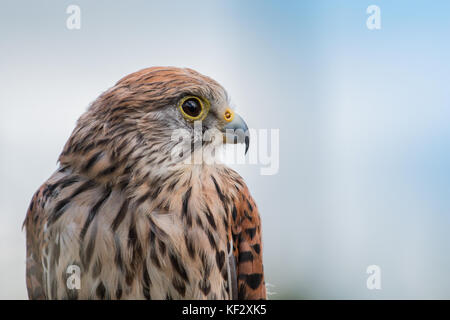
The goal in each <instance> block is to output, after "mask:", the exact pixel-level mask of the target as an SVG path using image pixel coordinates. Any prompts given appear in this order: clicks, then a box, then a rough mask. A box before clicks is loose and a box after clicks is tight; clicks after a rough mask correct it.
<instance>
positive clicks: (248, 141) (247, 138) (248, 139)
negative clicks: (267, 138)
mask: <svg viewBox="0 0 450 320" xmlns="http://www.w3.org/2000/svg"><path fill="white" fill-rule="evenodd" d="M249 147H250V137H249V136H248V135H247V134H246V135H245V154H247V151H248V148H249Z"/></svg>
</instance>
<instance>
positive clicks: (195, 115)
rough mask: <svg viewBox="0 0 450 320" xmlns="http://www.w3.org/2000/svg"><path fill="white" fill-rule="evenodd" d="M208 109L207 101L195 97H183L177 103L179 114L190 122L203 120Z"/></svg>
mask: <svg viewBox="0 0 450 320" xmlns="http://www.w3.org/2000/svg"><path fill="white" fill-rule="evenodd" d="M209 107H210V104H209V101H208V100H206V99H202V98H199V97H196V96H185V97H183V98H182V99H181V100H180V101H179V102H178V108H179V109H180V112H181V114H182V115H183V117H185V118H186V119H188V120H190V121H196V120H204V119H205V118H206V116H207V114H208V112H209Z"/></svg>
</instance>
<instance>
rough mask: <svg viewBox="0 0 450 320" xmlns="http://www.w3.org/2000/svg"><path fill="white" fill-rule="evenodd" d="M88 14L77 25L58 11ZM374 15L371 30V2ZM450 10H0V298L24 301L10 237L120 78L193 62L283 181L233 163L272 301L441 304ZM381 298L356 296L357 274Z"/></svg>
mask: <svg viewBox="0 0 450 320" xmlns="http://www.w3.org/2000/svg"><path fill="white" fill-rule="evenodd" d="M69 4H77V5H79V6H80V7H81V14H82V26H81V30H76V31H70V30H67V29H66V23H65V20H66V18H67V14H66V13H65V10H66V7H67V6H68V5H69ZM371 4H377V5H379V6H380V8H381V30H376V31H370V30H368V29H367V27H366V19H367V14H366V8H367V7H368V6H369V5H371ZM449 12H450V2H448V1H433V2H430V1H406V0H405V1H360V0H359V1H332V0H329V1H282V2H281V1H255V0H253V1H226V2H225V1H164V2H162V1H160V2H156V1H117V3H112V2H111V1H95V3H94V2H93V1H56V0H54V1H4V0H2V1H1V4H0V58H1V59H0V87H1V88H2V90H1V91H0V149H1V157H0V181H1V182H0V210H1V220H2V221H1V223H0V239H1V241H0V250H1V252H2V254H1V255H0V298H7V297H10V298H25V297H26V292H25V280H24V262H25V258H24V236H23V233H21V231H20V225H21V222H22V221H23V218H24V215H25V211H26V208H27V206H28V203H29V200H30V199H31V196H32V194H33V192H34V191H35V189H36V188H37V187H38V186H39V185H40V184H41V183H42V182H43V181H45V179H46V178H47V177H48V176H49V175H50V174H51V173H52V172H53V170H55V168H56V163H55V162H56V159H57V157H58V154H59V152H60V151H61V149H62V147H63V144H64V142H65V141H66V139H67V138H68V136H69V134H70V132H71V131H72V129H73V126H74V124H75V121H76V120H77V118H78V117H79V116H80V115H81V113H82V112H83V111H84V110H85V109H86V107H87V106H88V104H89V103H90V102H92V101H93V100H94V99H95V98H96V97H97V96H98V94H99V93H101V92H102V91H103V90H105V89H107V88H108V87H110V86H111V85H113V84H114V83H115V82H116V81H117V80H118V79H119V78H121V77H122V76H123V75H125V74H128V73H130V72H133V71H136V70H138V69H141V68H144V67H148V66H153V65H175V66H186V67H191V68H194V69H197V70H198V71H200V72H202V73H204V74H206V75H209V76H211V77H213V78H215V79H216V80H218V81H219V82H220V83H222V84H223V85H224V87H225V88H226V89H227V90H228V92H229V94H230V95H231V97H232V99H233V101H234V103H235V104H236V106H237V108H238V110H239V112H240V113H241V115H242V116H243V117H244V118H245V119H246V121H247V123H248V124H249V126H250V127H252V128H256V129H258V128H267V129H270V128H276V129H280V171H279V173H278V174H277V175H274V176H261V175H259V167H257V166H237V167H236V168H237V170H238V171H239V172H240V173H241V174H242V175H243V176H244V178H245V179H246V181H247V183H248V185H249V187H250V190H251V191H252V194H253V196H254V197H255V199H256V202H257V203H258V207H259V209H260V211H261V216H262V221H263V232H264V234H263V236H264V244H265V252H264V254H265V271H266V277H267V282H269V283H271V284H273V285H274V287H272V288H271V291H275V292H277V294H275V295H273V296H272V298H274V299H276V298H283V297H290V298H364V299H371V298H450V281H449V276H448V270H450V259H449V258H448V254H447V252H450V250H449V249H450V248H449V247H450V233H449V232H448V230H449V227H450V217H449V214H450V197H449V193H450V170H449V163H450V126H449V119H450V90H449V83H450V66H449V61H450V43H449V41H448V38H449V32H450V19H449ZM371 264H377V265H379V266H380V267H381V270H382V290H380V291H370V290H367V288H366V285H365V283H366V278H367V275H366V273H365V270H366V267H367V266H368V265H371Z"/></svg>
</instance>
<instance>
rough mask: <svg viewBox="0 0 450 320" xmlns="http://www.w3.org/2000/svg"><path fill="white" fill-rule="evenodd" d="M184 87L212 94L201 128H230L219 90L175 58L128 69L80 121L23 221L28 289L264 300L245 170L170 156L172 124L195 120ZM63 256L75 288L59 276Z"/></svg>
mask: <svg viewBox="0 0 450 320" xmlns="http://www.w3.org/2000/svg"><path fill="white" fill-rule="evenodd" d="M186 95H192V96H199V97H202V98H204V99H207V101H209V102H210V104H211V110H210V111H209V114H208V115H207V116H206V118H205V119H204V120H203V121H202V122H203V125H204V127H206V128H208V127H209V128H211V127H217V128H221V129H223V127H224V126H226V123H225V122H224V121H223V119H222V118H221V114H222V113H223V112H225V110H226V109H227V108H228V106H229V101H228V97H227V94H226V92H225V90H224V89H223V88H222V87H221V86H220V85H219V84H218V83H217V82H215V81H214V80H212V79H210V78H208V77H206V76H203V75H201V74H199V73H197V72H195V71H193V70H190V69H178V68H172V67H167V68H162V67H161V68H148V69H144V70H141V71H139V72H136V73H133V74H131V75H128V76H126V77H125V78H123V79H121V80H120V81H119V82H118V83H117V84H116V85H115V86H114V87H112V88H111V89H109V90H107V91H106V92H105V93H103V94H102V95H101V96H100V97H99V98H98V99H97V100H96V101H94V103H93V104H92V105H91V106H90V108H89V109H88V111H86V113H85V114H83V116H82V117H81V118H80V119H79V121H78V123H77V126H76V128H75V129H74V131H73V133H72V135H71V137H70V138H69V140H68V142H67V143H66V145H65V147H64V150H63V152H62V154H61V156H60V158H59V163H60V168H59V169H58V170H57V171H56V172H55V173H54V174H53V175H52V176H51V177H50V178H49V179H48V180H47V181H46V182H45V183H44V184H43V185H42V186H41V187H40V188H39V190H38V191H37V192H36V193H35V195H34V196H33V199H32V201H31V204H30V207H29V210H28V213H27V216H26V219H25V222H24V226H25V228H26V236H27V288H28V295H29V297H30V298H31V299H74V298H75V299H76V298H78V299H91V298H92V299H231V298H239V299H265V298H266V290H265V285H264V275H263V265H262V244H261V225H260V218H259V214H258V210H257V207H256V204H255V203H254V201H253V199H252V197H251V196H250V193H249V191H248V189H247V187H246V185H245V183H244V181H243V180H242V178H241V177H240V176H239V175H238V174H237V173H236V172H234V171H233V170H231V169H229V168H227V167H226V166H224V165H221V164H211V165H208V164H205V163H202V164H186V163H183V162H181V161H175V160H173V159H172V158H171V154H170V152H171V150H173V148H174V147H175V145H176V142H175V141H172V140H171V133H172V131H173V130H175V129H177V128H186V129H192V123H190V122H189V121H186V119H184V118H183V116H182V115H181V113H180V112H179V110H177V107H176V104H177V101H179V100H180V99H181V98H182V97H183V96H186ZM203 146H204V147H206V148H207V147H208V145H207V143H205V144H204V145H203ZM69 265H77V266H79V267H80V269H81V288H80V289H79V290H78V289H69V288H68V287H67V285H66V282H67V277H68V276H69V274H68V273H67V267H68V266H69Z"/></svg>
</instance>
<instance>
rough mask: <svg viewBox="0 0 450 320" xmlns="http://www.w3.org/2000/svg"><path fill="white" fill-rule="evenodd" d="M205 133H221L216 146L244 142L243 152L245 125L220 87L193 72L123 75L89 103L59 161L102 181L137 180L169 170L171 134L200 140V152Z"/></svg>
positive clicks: (167, 69)
mask: <svg viewBox="0 0 450 320" xmlns="http://www.w3.org/2000/svg"><path fill="white" fill-rule="evenodd" d="M199 124H200V126H201V130H200V132H198V130H197V131H196V130H195V128H196V126H198V125H199ZM208 130H215V131H216V132H220V134H221V138H222V139H221V143H222V142H224V143H245V144H246V151H247V149H248V145H249V135H248V128H247V125H246V123H245V122H244V120H243V119H242V118H241V117H240V116H239V115H238V114H237V113H236V112H235V111H234V110H233V109H232V108H231V107H230V102H229V99H228V96H227V93H226V91H225V89H224V88H223V87H222V86H221V85H220V84H219V83H217V82H216V81H214V80H213V79H211V78H209V77H207V76H204V75H202V74H200V73H198V72H196V71H194V70H192V69H187V68H175V67H153V68H147V69H144V70H141V71H138V72H135V73H132V74H130V75H127V76H125V77H124V78H122V79H121V80H119V81H118V82H117V83H116V84H115V85H114V86H113V87H112V88H110V89H109V90H107V91H106V92H104V93H103V94H102V95H100V96H99V97H98V98H97V99H96V100H95V101H94V102H93V103H92V105H91V106H90V107H89V109H88V110H87V111H86V112H85V113H84V114H83V115H82V116H81V118H80V119H79V120H78V122H77V125H76V128H75V129H74V131H73V133H72V135H71V137H70V138H69V140H68V142H67V143H66V145H65V147H64V150H63V152H62V154H61V156H60V158H59V161H60V162H61V165H63V166H69V167H71V168H74V169H76V170H78V171H81V172H82V173H84V174H87V175H88V176H91V177H93V178H96V179H100V180H105V181H108V180H110V179H111V178H114V177H118V176H120V175H123V174H124V173H133V174H135V175H139V176H142V175H145V172H148V170H145V169H144V167H147V168H149V167H151V168H152V169H153V172H155V171H156V172H157V171H158V170H160V171H162V170H164V169H165V166H167V165H174V160H173V158H174V157H173V150H174V148H176V147H177V145H178V144H179V141H178V140H176V139H173V136H174V132H188V133H189V136H190V139H191V145H192V146H195V141H196V140H198V139H201V140H202V144H200V146H202V147H205V146H207V145H208V144H209V143H212V140H211V141H208V140H207V141H205V140H204V139H203V137H201V135H203V134H204V133H205V132H206V131H208ZM199 135H200V136H199ZM194 149H195V147H193V148H192V149H190V150H191V152H193V151H194Z"/></svg>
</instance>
